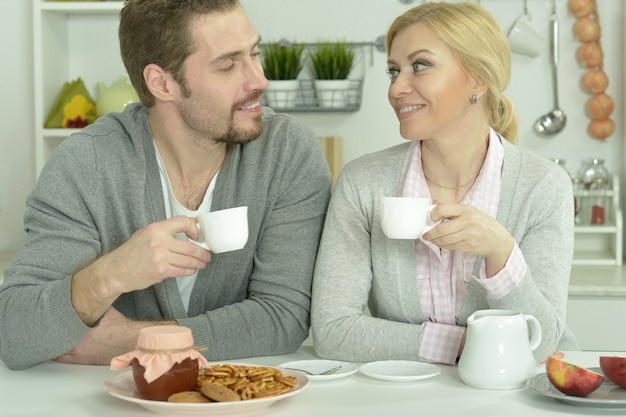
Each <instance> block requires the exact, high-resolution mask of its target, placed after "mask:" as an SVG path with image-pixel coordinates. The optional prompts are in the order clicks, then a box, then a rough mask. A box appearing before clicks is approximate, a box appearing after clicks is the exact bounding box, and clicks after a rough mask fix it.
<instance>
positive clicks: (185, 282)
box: [154, 146, 219, 311]
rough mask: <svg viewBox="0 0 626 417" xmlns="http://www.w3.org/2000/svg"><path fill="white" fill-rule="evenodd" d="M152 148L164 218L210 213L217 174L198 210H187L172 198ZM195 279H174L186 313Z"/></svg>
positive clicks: (158, 155) (190, 276) (157, 151)
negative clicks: (159, 175) (160, 190)
mask: <svg viewBox="0 0 626 417" xmlns="http://www.w3.org/2000/svg"><path fill="white" fill-rule="evenodd" d="M154 148H155V149H156V156H157V164H158V165H159V173H160V174H161V187H163V199H164V200H165V217H167V218H168V219H169V218H171V217H175V216H180V215H182V216H187V217H196V216H197V215H199V214H202V213H208V212H210V211H211V201H212V200H213V189H214V188H215V180H216V178H217V173H216V174H215V175H214V176H213V179H212V180H211V183H210V184H209V187H208V188H207V190H206V194H204V199H203V200H202V203H201V204H200V207H198V210H196V211H193V210H188V209H187V208H185V207H184V206H183V205H182V204H180V203H179V202H178V201H177V200H176V197H174V192H173V191H172V184H171V183H170V179H169V177H168V176H167V171H166V170H165V165H164V164H163V160H162V159H161V155H160V154H159V150H158V149H157V147H156V146H155V147H154ZM218 173H219V171H218ZM176 238H178V239H186V238H187V237H186V236H185V234H184V233H178V234H176ZM197 277H198V272H196V273H194V274H192V275H189V276H186V277H176V284H178V292H180V296H181V298H182V300H183V305H184V306H185V310H186V311H189V299H190V298H191V290H193V286H194V284H195V283H196V278H197Z"/></svg>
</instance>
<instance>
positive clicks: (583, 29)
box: [574, 16, 600, 42]
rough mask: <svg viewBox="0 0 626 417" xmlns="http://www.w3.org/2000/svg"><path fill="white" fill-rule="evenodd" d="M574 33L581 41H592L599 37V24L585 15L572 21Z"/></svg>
mask: <svg viewBox="0 0 626 417" xmlns="http://www.w3.org/2000/svg"><path fill="white" fill-rule="evenodd" d="M574 35H576V37H577V38H578V39H579V40H580V41H581V42H592V41H597V40H598V39H600V25H599V24H598V22H596V21H595V20H594V19H592V18H590V17H588V16H585V17H581V18H580V19H578V20H577V21H576V23H574Z"/></svg>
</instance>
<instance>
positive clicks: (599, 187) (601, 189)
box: [590, 177, 610, 225]
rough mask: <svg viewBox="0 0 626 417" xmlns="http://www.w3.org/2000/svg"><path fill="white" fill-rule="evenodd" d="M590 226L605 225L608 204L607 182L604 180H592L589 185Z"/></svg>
mask: <svg viewBox="0 0 626 417" xmlns="http://www.w3.org/2000/svg"><path fill="white" fill-rule="evenodd" d="M590 190H591V191H590V192H591V224H595V225H602V224H605V223H606V218H607V211H608V209H609V208H610V202H609V199H608V197H607V190H608V180H607V179H606V178H601V177H598V178H594V179H593V182H592V183H591V189H590Z"/></svg>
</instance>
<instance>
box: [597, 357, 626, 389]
mask: <svg viewBox="0 0 626 417" xmlns="http://www.w3.org/2000/svg"><path fill="white" fill-rule="evenodd" d="M600 368H602V372H604V376H606V377H607V378H609V379H610V380H611V382H612V383H614V384H615V385H617V386H619V387H622V388H626V357H620V356H600Z"/></svg>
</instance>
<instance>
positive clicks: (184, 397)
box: [167, 391, 211, 403]
mask: <svg viewBox="0 0 626 417" xmlns="http://www.w3.org/2000/svg"><path fill="white" fill-rule="evenodd" d="M167 401H168V402H171V403H210V402H211V400H210V399H208V398H207V397H205V396H204V395H202V393H201V392H198V391H183V392H177V393H176V394H172V395H170V396H169V397H168V398H167Z"/></svg>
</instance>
